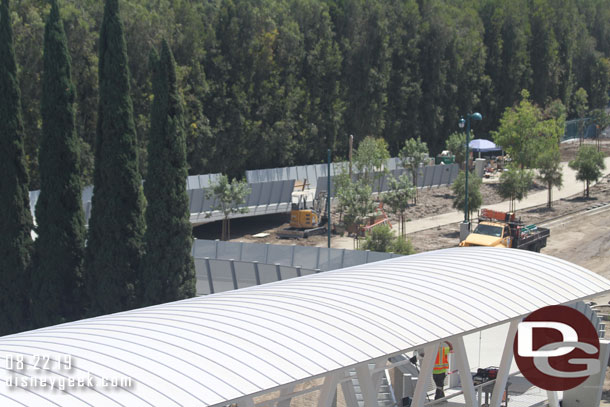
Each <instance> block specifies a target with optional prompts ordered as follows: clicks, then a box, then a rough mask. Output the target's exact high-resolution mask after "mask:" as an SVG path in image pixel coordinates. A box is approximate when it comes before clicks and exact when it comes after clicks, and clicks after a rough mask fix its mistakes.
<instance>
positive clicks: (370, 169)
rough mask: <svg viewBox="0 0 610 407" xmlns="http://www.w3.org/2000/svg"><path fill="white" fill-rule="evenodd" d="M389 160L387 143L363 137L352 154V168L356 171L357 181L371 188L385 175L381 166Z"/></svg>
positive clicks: (379, 139)
mask: <svg viewBox="0 0 610 407" xmlns="http://www.w3.org/2000/svg"><path fill="white" fill-rule="evenodd" d="M389 158H390V153H389V151H388V143H386V141H385V140H384V139H381V138H374V137H371V136H368V137H365V138H364V140H362V141H361V142H360V144H359V145H358V149H357V150H356V152H355V153H354V166H355V167H356V170H357V177H358V179H359V180H362V182H364V183H365V184H367V185H371V187H373V185H374V184H375V182H377V181H378V180H379V179H380V178H381V177H382V176H383V174H384V173H387V170H386V169H385V168H383V166H384V164H385V163H386V162H387V160H388V159H389Z"/></svg>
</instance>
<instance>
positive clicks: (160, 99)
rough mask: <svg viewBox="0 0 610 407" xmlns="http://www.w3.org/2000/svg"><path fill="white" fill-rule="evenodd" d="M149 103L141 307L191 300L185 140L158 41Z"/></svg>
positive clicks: (167, 58) (167, 55)
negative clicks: (151, 96) (152, 95)
mask: <svg viewBox="0 0 610 407" xmlns="http://www.w3.org/2000/svg"><path fill="white" fill-rule="evenodd" d="M151 66H152V68H153V82H152V85H153V93H154V97H155V98H154V101H153V105H152V109H151V118H150V122H151V128H150V136H149V140H148V177H147V180H146V182H145V183H144V192H145V193H146V199H147V201H148V207H147V209H146V226H147V229H146V235H145V241H146V255H145V256H144V260H143V261H142V274H141V275H142V277H141V284H142V295H143V297H142V305H151V304H159V303H163V302H169V301H175V300H181V299H184V298H189V297H192V296H194V295H195V284H196V278H195V266H194V263H193V258H192V256H191V245H192V238H191V224H190V222H189V199H188V195H187V193H186V185H185V182H184V181H185V179H186V177H187V175H188V172H187V163H186V135H185V131H184V120H183V110H182V101H181V98H180V94H179V92H178V87H177V85H176V68H175V62H174V56H173V55H172V52H171V50H170V48H169V45H168V44H167V42H166V41H165V40H164V41H163V44H162V47H161V57H160V58H159V57H158V56H157V54H156V52H153V54H152V56H151Z"/></svg>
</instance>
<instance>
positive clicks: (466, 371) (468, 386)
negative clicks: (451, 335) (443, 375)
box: [451, 336, 478, 407]
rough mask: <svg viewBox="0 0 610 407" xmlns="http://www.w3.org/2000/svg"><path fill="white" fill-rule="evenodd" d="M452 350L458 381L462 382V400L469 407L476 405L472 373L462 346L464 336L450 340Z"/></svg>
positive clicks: (475, 406) (476, 406)
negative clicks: (458, 376)
mask: <svg viewBox="0 0 610 407" xmlns="http://www.w3.org/2000/svg"><path fill="white" fill-rule="evenodd" d="M451 344H452V345H453V351H454V360H455V363H456V365H457V368H458V373H459V375H460V382H461V383H462V390H463V391H464V400H465V401H466V405H467V406H470V407H478V403H477V400H476V394H475V391H474V383H473V382H472V375H471V374H470V365H469V363H468V355H467V354H466V347H465V346H464V337H463V336H458V337H457V338H455V339H452V340H451Z"/></svg>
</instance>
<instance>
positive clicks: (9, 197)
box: [0, 0, 32, 336]
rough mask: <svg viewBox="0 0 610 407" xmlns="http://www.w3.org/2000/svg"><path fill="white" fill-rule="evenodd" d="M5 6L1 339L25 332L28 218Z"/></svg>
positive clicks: (2, 7) (0, 44) (0, 5)
mask: <svg viewBox="0 0 610 407" xmlns="http://www.w3.org/2000/svg"><path fill="white" fill-rule="evenodd" d="M23 137H24V134H23V123H22V120H21V98H20V92H19V83H18V80H17V65H16V63H15V52H14V49H13V31H12V22H11V16H10V13H9V4H8V0H0V174H1V176H0V214H1V216H0V230H1V231H2V233H1V234H0V309H1V310H2V313H1V315H0V336H3V335H8V334H10V333H13V332H17V331H20V330H23V329H26V328H27V327H28V325H29V324H28V311H29V292H28V290H29V279H28V267H29V264H30V256H31V248H32V238H31V230H32V215H31V213H30V204H29V194H28V174H27V171H26V167H25V154H24V149H23Z"/></svg>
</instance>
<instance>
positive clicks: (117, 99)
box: [85, 0, 145, 315]
mask: <svg viewBox="0 0 610 407" xmlns="http://www.w3.org/2000/svg"><path fill="white" fill-rule="evenodd" d="M129 92H130V88H129V70H128V66H127V50H126V45H125V37H124V35H123V26H122V23H121V20H120V17H119V2H118V0H107V1H106V4H105V7H104V18H103V22H102V27H101V33H100V40H99V108H98V122H97V135H96V143H95V169H94V174H93V182H94V190H93V192H94V194H93V199H92V202H91V219H90V220H89V238H88V242H87V250H86V257H85V262H86V263H85V264H86V273H85V284H86V287H87V292H88V294H89V300H90V310H89V313H90V314H91V315H97V314H107V313H111V312H118V311H122V310H125V309H128V308H130V307H133V306H134V305H135V303H134V293H135V283H136V277H137V273H138V267H139V264H140V260H141V257H142V252H143V243H142V239H143V235H144V228H145V225H144V215H143V209H144V194H143V193H142V178H141V176H140V172H139V170H138V156H137V149H136V131H135V126H134V121H133V106H132V102H131V97H130V94H129Z"/></svg>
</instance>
